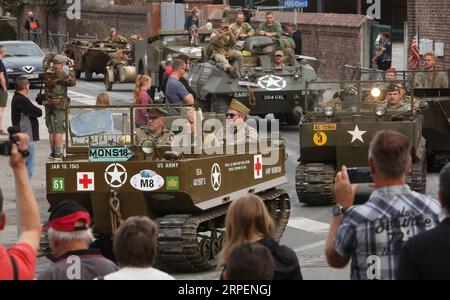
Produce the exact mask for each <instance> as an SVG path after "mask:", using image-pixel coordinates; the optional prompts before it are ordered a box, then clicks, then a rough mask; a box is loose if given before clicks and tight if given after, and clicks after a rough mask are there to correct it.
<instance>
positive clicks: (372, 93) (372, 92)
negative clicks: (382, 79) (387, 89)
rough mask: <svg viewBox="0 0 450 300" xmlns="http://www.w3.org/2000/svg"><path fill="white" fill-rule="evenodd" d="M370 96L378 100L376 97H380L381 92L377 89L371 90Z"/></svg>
mask: <svg viewBox="0 0 450 300" xmlns="http://www.w3.org/2000/svg"><path fill="white" fill-rule="evenodd" d="M370 94H371V95H372V96H373V97H375V98H378V97H380V95H381V90H380V89H379V88H377V87H376V88H373V89H372V90H371V91H370Z"/></svg>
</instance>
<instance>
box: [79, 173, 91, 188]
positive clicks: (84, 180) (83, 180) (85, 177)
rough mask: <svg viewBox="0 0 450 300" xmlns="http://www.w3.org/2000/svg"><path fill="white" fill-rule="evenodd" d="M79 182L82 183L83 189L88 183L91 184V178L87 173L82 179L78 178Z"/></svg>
mask: <svg viewBox="0 0 450 300" xmlns="http://www.w3.org/2000/svg"><path fill="white" fill-rule="evenodd" d="M79 182H80V184H82V185H83V189H87V188H88V187H89V185H90V184H92V179H89V176H88V175H87V174H84V175H83V179H80V181H79Z"/></svg>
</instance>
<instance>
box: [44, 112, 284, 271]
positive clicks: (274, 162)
mask: <svg viewBox="0 0 450 300" xmlns="http://www.w3.org/2000/svg"><path fill="white" fill-rule="evenodd" d="M151 107H154V106H151V105H149V106H142V105H141V106H110V107H105V108H104V109H99V108H94V107H91V106H72V107H70V110H69V111H68V112H67V120H68V122H67V132H66V138H67V148H66V156H65V159H64V161H62V162H49V163H47V165H46V185H47V187H46V191H47V199H48V202H49V203H50V206H51V207H53V206H55V205H56V204H57V203H58V202H60V201H63V200H67V199H71V200H74V201H77V202H78V203H80V204H81V205H83V206H84V207H85V208H86V209H87V210H88V211H89V212H90V213H91V214H92V221H93V229H94V232H95V234H96V236H97V242H96V244H97V245H100V246H101V248H102V249H103V250H107V249H110V247H111V246H110V245H111V239H112V238H113V237H114V234H115V232H116V230H117V228H118V226H119V225H120V224H121V223H122V222H123V220H125V219H127V218H128V217H130V216H134V215H144V216H148V217H150V218H152V219H154V220H156V221H157V222H158V224H159V238H158V264H159V265H161V266H162V267H164V268H165V269H167V270H171V271H182V272H195V271H202V270H208V269H210V268H212V267H213V266H214V265H215V257H216V256H217V254H218V253H219V252H220V250H221V248H222V245H223V242H224V219H225V216H226V213H227V209H228V206H229V204H230V203H231V202H232V201H233V200H234V199H237V198H238V197H240V196H244V195H247V194H249V193H256V194H258V195H259V196H261V197H262V198H263V199H264V201H265V203H266V204H267V207H268V209H269V211H270V212H271V214H272V216H273V218H274V219H275V223H276V237H275V238H277V239H280V238H281V235H282V234H283V231H284V229H285V226H286V224H287V221H288V219H289V214H290V202H289V197H288V194H287V193H286V192H285V191H283V190H281V189H279V188H278V187H279V186H280V185H282V184H285V183H286V182H287V178H286V169H285V159H286V157H285V148H284V145H283V144H280V143H275V142H273V143H272V144H269V145H268V146H265V147H259V148H258V151H256V152H252V153H250V152H249V151H244V152H241V154H228V155H227V154H221V153H220V151H219V148H220V149H221V150H224V149H223V148H222V146H221V147H219V148H218V151H219V152H218V153H217V154H211V152H208V153H210V154H205V153H207V152H206V151H199V152H198V151H194V150H193V151H184V152H183V151H181V152H180V151H178V150H177V151H174V150H173V149H172V148H171V147H168V146H162V145H156V144H154V143H153V142H152V141H151V140H144V141H139V142H138V141H137V139H136V135H135V134H134V132H135V128H134V121H133V120H134V114H135V112H136V110H137V109H143V108H151ZM172 121H173V120H172ZM172 124H174V123H173V122H172ZM219 124H220V123H219ZM171 127H173V126H168V128H171ZM174 127H176V126H174ZM216 130H220V126H219V125H217V127H216ZM189 149H191V148H190V147H189ZM248 149H251V148H248ZM189 152H190V153H189ZM223 153H229V152H223ZM269 157H270V158H271V159H270V160H269ZM269 163H270V164H269ZM236 178H239V180H236ZM50 209H51V208H50ZM105 253H107V251H105Z"/></svg>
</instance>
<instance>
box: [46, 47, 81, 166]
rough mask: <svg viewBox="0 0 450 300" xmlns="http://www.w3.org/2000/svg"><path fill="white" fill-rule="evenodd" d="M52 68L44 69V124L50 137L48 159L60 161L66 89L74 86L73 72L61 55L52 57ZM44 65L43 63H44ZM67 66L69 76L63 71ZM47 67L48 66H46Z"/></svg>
mask: <svg viewBox="0 0 450 300" xmlns="http://www.w3.org/2000/svg"><path fill="white" fill-rule="evenodd" d="M52 62H53V66H52V67H48V68H46V69H45V73H44V85H45V96H46V98H45V101H44V105H45V123H46V125H47V128H48V132H49V137H50V147H51V151H52V152H51V153H50V156H49V159H52V160H62V154H61V148H62V136H63V133H64V131H65V119H66V114H65V110H66V107H67V105H68V103H69V96H68V94H67V93H68V87H72V86H75V84H76V79H75V71H74V69H73V65H72V63H71V61H70V60H69V59H67V58H66V57H64V56H62V55H59V54H58V55H55V56H54V57H53V60H52ZM44 64H45V62H44ZM65 64H67V65H68V66H69V74H66V73H65V72H64V70H63V67H64V65H65ZM47 66H48V65H47Z"/></svg>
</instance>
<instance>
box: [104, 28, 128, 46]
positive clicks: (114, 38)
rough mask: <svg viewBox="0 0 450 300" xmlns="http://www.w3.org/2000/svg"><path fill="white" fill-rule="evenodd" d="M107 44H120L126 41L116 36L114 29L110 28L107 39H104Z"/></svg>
mask: <svg viewBox="0 0 450 300" xmlns="http://www.w3.org/2000/svg"><path fill="white" fill-rule="evenodd" d="M106 41H107V42H110V43H121V42H126V41H127V39H126V38H125V37H123V36H121V35H119V34H117V30H116V28H111V29H110V30H109V37H108V38H107V39H106Z"/></svg>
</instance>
